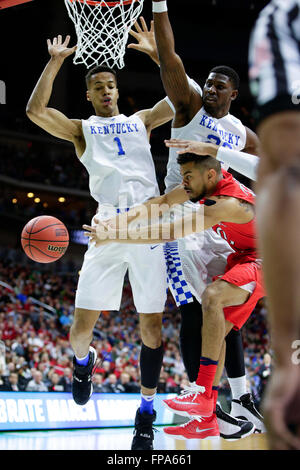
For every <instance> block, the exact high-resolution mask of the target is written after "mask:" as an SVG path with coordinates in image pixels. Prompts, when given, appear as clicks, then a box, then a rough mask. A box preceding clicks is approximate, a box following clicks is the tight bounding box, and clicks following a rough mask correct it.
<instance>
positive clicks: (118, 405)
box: [0, 392, 176, 431]
mask: <svg viewBox="0 0 300 470" xmlns="http://www.w3.org/2000/svg"><path fill="white" fill-rule="evenodd" d="M174 396H175V395H174V394H158V395H157V396H156V398H155V410H156V412H157V419H156V421H155V424H156V425H169V424H173V423H175V422H176V421H174V417H175V416H176V415H174V414H173V413H171V412H170V411H168V410H167V409H166V408H165V407H164V406H163V404H162V400H163V399H165V398H173V397H174ZM139 405H140V394H138V393H94V394H93V395H92V396H91V398H90V400H89V401H88V403H87V404H86V405H84V406H80V405H76V403H75V402H74V400H73V398H72V395H71V393H65V392H0V431H16V430H33V429H68V428H70V429H78V428H97V427H99V428H104V427H122V426H133V425H134V418H135V413H136V410H137V408H138V407H139Z"/></svg>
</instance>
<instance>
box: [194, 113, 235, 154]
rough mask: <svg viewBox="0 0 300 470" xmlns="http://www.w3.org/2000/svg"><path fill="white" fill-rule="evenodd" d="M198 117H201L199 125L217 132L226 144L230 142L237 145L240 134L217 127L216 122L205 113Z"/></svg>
mask: <svg viewBox="0 0 300 470" xmlns="http://www.w3.org/2000/svg"><path fill="white" fill-rule="evenodd" d="M200 118H201V120H200V122H199V124H200V126H203V127H206V128H207V129H211V130H212V131H213V132H217V133H218V134H219V136H220V137H221V139H222V140H223V141H224V142H227V143H228V144H232V145H235V146H238V145H239V140H240V138H241V136H240V135H235V134H232V133H231V132H226V131H224V130H223V129H219V128H218V124H216V123H215V121H214V120H213V119H212V118H211V117H209V116H206V115H205V114H201V115H200ZM211 138H212V136H211ZM217 145H218V144H217Z"/></svg>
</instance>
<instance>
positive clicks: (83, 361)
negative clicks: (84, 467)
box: [70, 244, 127, 405]
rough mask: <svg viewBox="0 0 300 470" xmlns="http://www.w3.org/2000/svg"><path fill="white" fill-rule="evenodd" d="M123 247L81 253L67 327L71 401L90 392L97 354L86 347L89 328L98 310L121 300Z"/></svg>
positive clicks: (113, 306) (81, 400)
mask: <svg viewBox="0 0 300 470" xmlns="http://www.w3.org/2000/svg"><path fill="white" fill-rule="evenodd" d="M124 250H126V248H124V247H123V246H121V245H118V246H115V245H105V246H102V247H101V246H100V247H97V248H96V247H95V246H94V245H92V244H90V245H89V247H88V250H87V251H86V253H85V257H84V261H83V265H82V268H81V270H80V276H79V282H78V286H77V290H76V297H75V314H74V321H73V324H72V326H71V330H70V341H71V346H72V348H73V350H74V353H75V356H74V358H73V366H74V367H73V382H72V394H73V399H74V401H75V402H76V403H77V404H79V405H84V404H85V403H87V401H88V400H89V398H90V396H91V394H92V392H93V385H92V371H93V368H94V366H95V363H96V359H97V353H96V351H95V349H94V348H93V347H92V346H90V344H91V342H92V339H93V329H94V327H95V324H96V322H97V320H98V318H99V312H100V311H101V310H118V309H119V307H120V303H121V296H122V288H123V283H124V276H125V273H126V270H127V264H126V263H121V264H120V258H121V256H122V253H123V252H124Z"/></svg>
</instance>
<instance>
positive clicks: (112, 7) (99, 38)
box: [64, 0, 144, 69]
mask: <svg viewBox="0 0 300 470" xmlns="http://www.w3.org/2000/svg"><path fill="white" fill-rule="evenodd" d="M64 1H65V5H66V7H67V10H68V14H69V16H70V18H71V20H72V21H73V23H74V25H75V30H76V34H77V49H76V52H75V57H74V60H73V62H74V64H85V65H86V66H87V67H88V68H90V67H92V66H94V65H107V66H108V67H114V66H117V67H118V68H119V69H121V68H122V67H124V65H125V64H124V55H125V51H126V43H127V41H128V32H129V31H130V29H131V27H132V26H133V24H134V23H135V22H136V20H137V18H138V17H139V15H140V14H141V11H142V9H143V2H144V0H131V1H130V0H120V1H118V2H116V1H92V0H64Z"/></svg>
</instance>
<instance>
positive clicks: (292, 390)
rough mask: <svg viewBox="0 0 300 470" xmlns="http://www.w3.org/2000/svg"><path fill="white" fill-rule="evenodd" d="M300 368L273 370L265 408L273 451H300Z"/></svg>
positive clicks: (265, 398) (268, 434)
mask: <svg viewBox="0 0 300 470" xmlns="http://www.w3.org/2000/svg"><path fill="white" fill-rule="evenodd" d="M299 367H300V366H299V365H297V366H296V367H292V366H290V367H286V368H279V367H277V368H275V369H274V370H273V371H272V375H271V378H270V382H269V384H268V386H267V390H266V392H265V397H264V399H263V406H262V409H263V415H264V420H265V425H266V428H267V438H268V441H269V445H270V450H300V371H299ZM290 425H293V427H294V432H291V430H290V428H289V426H290Z"/></svg>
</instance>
